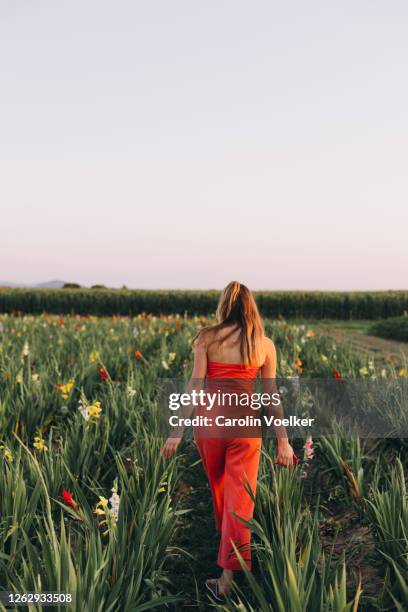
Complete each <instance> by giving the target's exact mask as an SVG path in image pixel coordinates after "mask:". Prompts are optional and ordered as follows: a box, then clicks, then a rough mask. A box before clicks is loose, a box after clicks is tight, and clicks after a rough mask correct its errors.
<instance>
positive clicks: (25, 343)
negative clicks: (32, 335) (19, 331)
mask: <svg viewBox="0 0 408 612" xmlns="http://www.w3.org/2000/svg"><path fill="white" fill-rule="evenodd" d="M29 354H30V349H29V346H28V342H27V340H26V341H25V342H24V346H23V355H24V357H27V356H28V355H29Z"/></svg>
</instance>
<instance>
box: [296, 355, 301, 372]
mask: <svg viewBox="0 0 408 612" xmlns="http://www.w3.org/2000/svg"><path fill="white" fill-rule="evenodd" d="M295 370H299V371H300V372H301V371H302V360H301V359H299V357H296V361H295Z"/></svg>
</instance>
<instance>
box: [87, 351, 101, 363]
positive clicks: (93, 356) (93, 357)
mask: <svg viewBox="0 0 408 612" xmlns="http://www.w3.org/2000/svg"><path fill="white" fill-rule="evenodd" d="M99 359H100V356H99V353H98V351H92V352H91V353H90V354H89V362H90V363H96V362H97V361H99Z"/></svg>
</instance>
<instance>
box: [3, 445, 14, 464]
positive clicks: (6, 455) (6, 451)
mask: <svg viewBox="0 0 408 612" xmlns="http://www.w3.org/2000/svg"><path fill="white" fill-rule="evenodd" d="M0 450H2V451H3V457H4V458H5V459H6V460H7V461H8V462H9V463H11V462H12V461H13V455H12V454H11V452H10V449H9V448H7V446H5V445H4V444H1V445H0Z"/></svg>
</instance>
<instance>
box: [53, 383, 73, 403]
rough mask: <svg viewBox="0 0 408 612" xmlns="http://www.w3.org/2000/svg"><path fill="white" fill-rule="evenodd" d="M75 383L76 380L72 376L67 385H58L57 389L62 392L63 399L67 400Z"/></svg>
mask: <svg viewBox="0 0 408 612" xmlns="http://www.w3.org/2000/svg"><path fill="white" fill-rule="evenodd" d="M74 384H75V380H74V379H73V378H70V379H69V381H68V382H67V383H66V384H65V385H61V384H59V385H57V390H58V393H61V396H62V399H64V400H66V399H68V396H69V393H70V391H71V389H72V387H73V386H74Z"/></svg>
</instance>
